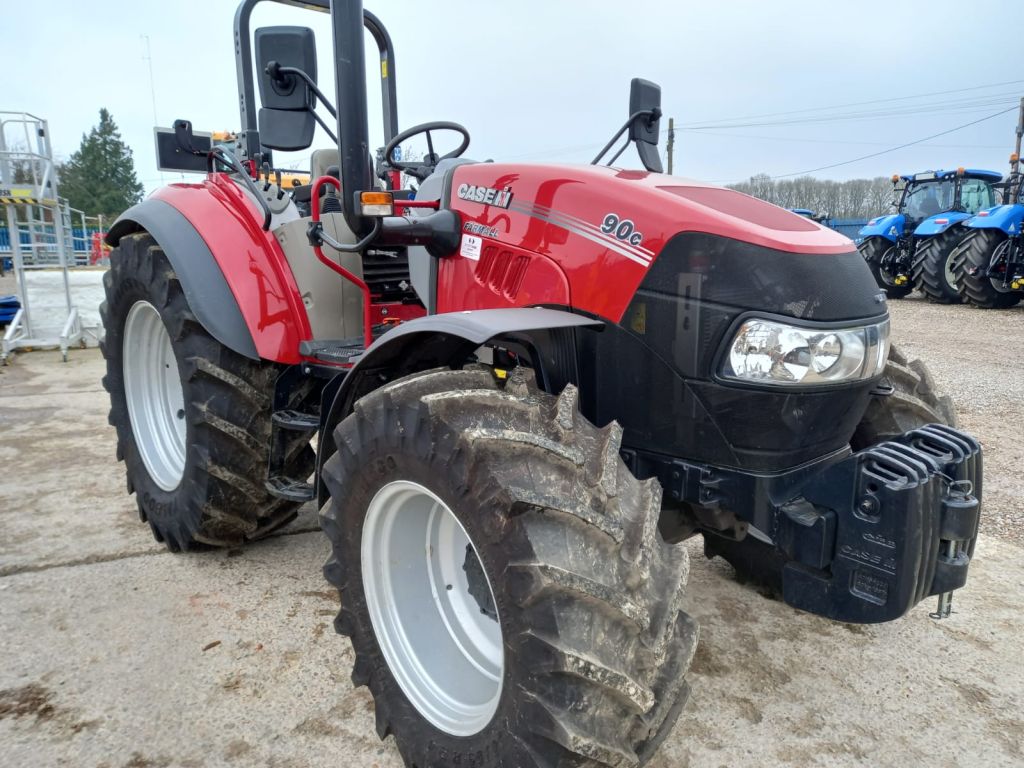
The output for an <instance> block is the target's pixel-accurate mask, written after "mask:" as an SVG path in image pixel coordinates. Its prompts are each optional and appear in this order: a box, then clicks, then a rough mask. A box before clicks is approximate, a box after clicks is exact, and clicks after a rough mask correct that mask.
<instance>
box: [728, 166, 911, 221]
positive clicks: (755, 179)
mask: <svg viewBox="0 0 1024 768" xmlns="http://www.w3.org/2000/svg"><path fill="white" fill-rule="evenodd" d="M729 188H730V189H735V190H736V191H738V192H743V193H745V194H748V195H752V196H754V197H757V198H760V199H761V200H765V201H766V202H769V203H772V204H774V205H779V206H782V207H783V208H809V209H810V210H812V211H814V212H815V213H818V214H823V215H824V214H827V215H828V217H829V218H833V219H863V218H869V217H871V216H877V215H878V214H880V213H886V212H888V211H889V210H890V207H891V205H892V197H893V195H892V183H891V181H890V180H889V179H886V178H884V177H882V176H879V177H877V178H874V179H848V180H847V181H833V180H831V179H816V178H814V177H813V176H800V177H798V178H795V179H773V178H772V177H771V176H769V175H768V174H765V173H759V174H756V175H754V176H751V177H750V179H749V181H742V182H740V183H738V184H730V185H729Z"/></svg>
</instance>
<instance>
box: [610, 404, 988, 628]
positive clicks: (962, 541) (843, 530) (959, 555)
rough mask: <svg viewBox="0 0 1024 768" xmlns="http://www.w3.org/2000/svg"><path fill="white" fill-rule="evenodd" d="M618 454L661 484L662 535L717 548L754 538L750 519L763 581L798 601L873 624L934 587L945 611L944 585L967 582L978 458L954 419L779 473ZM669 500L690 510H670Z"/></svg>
mask: <svg viewBox="0 0 1024 768" xmlns="http://www.w3.org/2000/svg"><path fill="white" fill-rule="evenodd" d="M623 458H624V459H625V461H626V464H627V466H629V467H630V469H631V471H633V472H634V474H636V475H637V476H638V477H651V476H654V477H657V478H658V480H659V482H660V483H661V485H662V487H663V488H664V489H665V497H666V499H667V500H668V502H669V505H670V508H669V509H667V510H666V511H665V512H663V521H662V534H663V535H664V536H665V538H666V539H667V540H669V541H681V540H682V539H684V538H686V537H687V536H688V535H690V533H692V532H693V531H694V530H700V531H701V532H703V533H704V536H705V548H706V551H708V552H710V553H714V552H715V551H716V548H717V545H716V543H715V542H720V541H724V540H727V539H731V540H736V541H744V540H745V538H749V537H753V536H755V532H752V531H751V530H750V529H751V527H753V528H756V529H757V535H756V539H758V540H764V538H765V537H767V538H770V540H771V544H770V545H769V546H772V545H774V548H775V550H776V552H775V555H776V556H775V557H774V558H767V559H766V561H767V560H771V561H772V562H776V563H778V565H777V566H776V567H777V568H780V569H781V573H775V574H774V576H772V578H771V584H772V587H771V588H772V589H775V590H780V591H781V594H782V598H783V600H784V601H785V602H786V603H788V604H789V605H791V606H793V607H794V608H799V609H800V610H803V611H808V612H809V613H815V614H818V615H820V616H825V617H827V618H830V619H835V620H836V621H847V622H854V623H861V624H874V623H878V622H883V621H891V620H892V619H897V618H899V617H900V616H902V615H903V614H905V613H906V612H907V611H908V610H910V609H911V608H912V607H913V606H915V605H916V604H917V603H919V602H920V601H921V600H923V599H925V598H927V597H930V596H933V595H939V596H940V601H939V613H940V614H942V615H948V613H949V597H950V594H951V593H952V591H953V590H956V589H959V588H960V587H962V586H963V585H964V583H965V582H966V580H967V568H968V565H969V564H970V561H971V557H972V556H973V554H974V545H975V541H976V539H977V535H978V522H979V509H980V499H981V478H982V456H981V446H980V445H979V444H978V443H977V441H976V440H974V438H972V437H970V436H968V435H966V434H964V433H963V432H960V431H958V430H956V429H953V428H952V427H949V426H945V425H939V424H930V425H928V426H924V427H921V428H919V429H914V430H911V431H910V432H906V433H905V434H902V435H898V436H896V437H894V438H891V439H890V440H887V441H885V442H881V443H878V444H876V445H873V446H871V447H870V448H866V449H864V450H861V451H858V452H856V453H850V452H849V451H848V450H847V451H846V452H845V455H844V453H843V452H840V453H837V454H833V455H830V456H826V457H822V458H821V459H818V460H816V461H813V462H810V463H808V464H805V465H803V466H800V467H797V468H795V469H792V470H789V471H787V472H782V473H777V474H760V473H754V472H745V471H742V470H737V469H730V468H725V467H716V466H711V465H700V464H693V463H690V462H687V461H684V460H682V459H677V458H672V457H667V456H664V455H660V454H654V453H649V452H645V451H639V450H633V449H626V450H624V451H623ZM672 505H676V506H679V505H681V506H682V508H683V509H684V510H686V511H685V512H684V514H683V515H681V516H679V517H676V518H673V513H672V512H671V509H672ZM666 516H667V517H668V519H667V520H666V519H664V518H665V517H666ZM709 540H710V541H709ZM755 546H756V544H755Z"/></svg>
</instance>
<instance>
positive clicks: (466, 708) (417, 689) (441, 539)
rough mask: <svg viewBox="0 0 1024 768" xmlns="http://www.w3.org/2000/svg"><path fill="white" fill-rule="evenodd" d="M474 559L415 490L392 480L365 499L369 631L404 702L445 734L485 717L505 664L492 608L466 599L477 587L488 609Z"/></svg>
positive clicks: (467, 732)
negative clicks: (371, 629) (486, 609)
mask: <svg viewBox="0 0 1024 768" xmlns="http://www.w3.org/2000/svg"><path fill="white" fill-rule="evenodd" d="M478 557H479V555H478V553H477V550H476V548H475V547H474V545H473V543H472V541H471V540H470V538H469V536H468V534H467V533H466V529H465V528H463V527H462V524H461V523H460V522H459V520H458V518H456V517H455V515H454V514H453V513H452V511H451V510H450V509H449V508H448V506H447V505H446V504H445V503H444V502H443V501H442V500H441V499H440V498H438V497H437V496H436V495H435V494H434V493H432V492H431V491H429V490H427V489H426V488H424V487H423V486H422V485H419V484H417V483H413V482H409V481H406V480H397V481H394V482H391V483H388V484H387V485H385V486H384V487H383V488H381V489H380V490H379V491H378V492H377V493H376V495H375V496H374V497H373V499H372V500H371V501H370V505H369V507H368V509H367V511H366V520H365V522H364V523H363V534H362V540H361V560H362V577H363V590H364V592H365V595H366V606H367V609H368V611H369V614H370V620H371V623H372V624H373V631H374V634H375V635H376V637H377V642H378V644H379V645H380V648H381V652H382V653H383V654H384V658H385V660H386V661H387V663H388V667H389V668H390V670H391V673H392V675H393V676H394V678H395V679H396V680H397V681H398V684H399V685H400V686H401V688H402V692H403V693H404V694H405V696H406V698H408V699H409V701H410V702H411V703H412V704H413V706H414V707H416V709H417V711H418V712H419V713H420V714H421V715H422V716H423V717H424V718H426V719H427V720H428V721H429V722H430V723H431V724H432V725H434V726H436V727H437V728H438V729H440V730H442V731H445V732H446V733H449V734H452V735H454V736H471V735H473V734H475V733H478V732H479V731H481V730H482V729H483V728H484V727H485V726H486V725H487V724H488V723H489V722H490V721H491V718H492V717H493V716H494V713H495V712H496V711H497V709H498V700H499V699H500V697H501V688H502V677H503V674H504V668H505V654H504V647H503V644H502V635H501V624H500V617H498V616H497V609H496V608H494V609H493V613H494V616H492V615H490V614H489V613H486V612H485V611H484V609H483V608H482V607H481V604H480V602H479V601H478V599H477V597H474V595H473V594H471V593H470V588H471V586H472V587H474V588H475V589H474V592H475V594H476V595H477V596H479V595H481V594H482V592H483V589H482V588H483V586H486V592H487V593H488V594H489V596H490V602H489V603H487V605H488V606H494V605H495V601H494V590H493V589H492V588H491V585H490V581H489V580H488V579H487V576H486V574H485V573H483V571H482V569H481V568H480V567H479V560H478V559H477V558H478ZM481 579H482V582H481V581H480V580H481ZM474 581H475V582H476V583H473V582H474Z"/></svg>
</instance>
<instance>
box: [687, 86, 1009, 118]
mask: <svg viewBox="0 0 1024 768" xmlns="http://www.w3.org/2000/svg"><path fill="white" fill-rule="evenodd" d="M1019 83H1024V80H1006V81H1003V82H1001V83H987V84H985V85H974V86H970V87H969V88H954V89H953V90H948V91H931V92H929V93H919V94H915V95H913V96H894V97H890V98H887V99H871V100H869V101H853V102H848V103H846V104H833V105H831V106H827V107H804V108H803V109H792V110H787V111H785V112H765V113H761V114H758V115H745V116H743V117H728V118H720V119H718V120H714V121H710V120H703V121H698V122H694V123H686V124H685V125H686V126H687V127H693V126H698V125H702V124H704V123H709V122H716V123H731V122H735V121H737V120H757V119H761V118H765V117H782V116H785V115H798V114H805V113H807V112H823V111H825V110H829V109H846V108H847V107H862V106H867V105H870V104H886V103H891V102H894V101H909V100H911V99H923V98H927V97H929V96H946V95H948V94H951V93H966V92H969V91H981V90H985V89H987V88H998V87H1000V86H1004V85H1017V84H1019Z"/></svg>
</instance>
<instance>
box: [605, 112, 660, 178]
mask: <svg viewBox="0 0 1024 768" xmlns="http://www.w3.org/2000/svg"><path fill="white" fill-rule="evenodd" d="M645 116H646V117H647V118H648V119H649V120H657V119H658V118H659V117H661V110H660V109H657V108H655V109H641V110H640V111H639V112H634V113H633V114H632V115H630V116H629V119H628V120H626V122H625V123H623V124H622V127H621V128H619V130H618V131H617V132H616V134H615V135H614V136H612V139H611V141H609V142H608V143H607V144H605V145H604V149H602V150H601V151H600V152H598V153H597V157H595V158H594V159H593V160H591V161H590V164H591V165H597V164H598V163H600V162H601V158H602V157H604V156H605V155H606V154H607V153H608V150H609V149H611V148H612V146H613V145H614V144H615V142H616V141H618V140H619V137H620V136H622V134H624V133H625V132H626V131H627V130H629V126H631V125H632V124H633V121H634V120H639V119H640V118H641V117H645ZM626 146H629V142H628V141H627V142H626ZM625 149H626V147H625V146H624V147H623V148H622V149H620V150H619V151H618V153H617V154H616V155H615V157H613V158H612V159H611V160H610V161H609V162H610V163H612V162H615V159H616V158H618V156H619V155H621V154H622V152H623V151H624V150H625Z"/></svg>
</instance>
